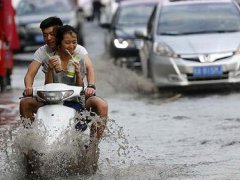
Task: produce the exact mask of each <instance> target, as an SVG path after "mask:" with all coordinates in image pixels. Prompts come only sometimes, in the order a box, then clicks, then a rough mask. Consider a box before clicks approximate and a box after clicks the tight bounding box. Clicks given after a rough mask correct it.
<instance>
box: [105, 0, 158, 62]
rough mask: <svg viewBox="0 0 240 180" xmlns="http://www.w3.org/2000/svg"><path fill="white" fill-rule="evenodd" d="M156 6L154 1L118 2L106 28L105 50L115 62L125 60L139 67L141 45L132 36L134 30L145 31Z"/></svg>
mask: <svg viewBox="0 0 240 180" xmlns="http://www.w3.org/2000/svg"><path fill="white" fill-rule="evenodd" d="M156 4H157V1H156V0H149V1H144V0H140V1H139V0H138V1H136V0H132V1H123V2H120V3H119V5H118V8H117V10H116V12H115V14H114V16H113V19H112V22H111V24H105V25H104V26H103V27H105V28H108V31H109V32H108V33H107V36H106V49H107V50H108V51H109V54H110V55H111V56H112V57H113V58H114V59H115V62H117V61H118V60H119V59H121V60H124V61H125V60H127V63H128V64H130V65H134V66H135V65H139V64H140V63H139V55H138V49H139V48H140V47H141V46H142V45H143V41H142V40H141V39H137V38H136V36H135V35H134V31H135V30H144V31H146V27H147V22H148V19H149V17H150V15H151V13H152V11H153V9H154V7H155V5H156Z"/></svg>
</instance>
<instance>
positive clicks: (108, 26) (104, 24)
mask: <svg viewBox="0 0 240 180" xmlns="http://www.w3.org/2000/svg"><path fill="white" fill-rule="evenodd" d="M100 27H101V28H104V29H110V28H111V25H110V24H109V23H101V24H100Z"/></svg>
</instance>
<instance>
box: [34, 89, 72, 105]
mask: <svg viewBox="0 0 240 180" xmlns="http://www.w3.org/2000/svg"><path fill="white" fill-rule="evenodd" d="M72 94H73V90H67V91H38V92H37V96H38V97H39V98H40V99H42V100H43V101H46V102H49V103H58V102H60V101H62V100H64V99H66V98H67V97H69V96H71V95H72Z"/></svg>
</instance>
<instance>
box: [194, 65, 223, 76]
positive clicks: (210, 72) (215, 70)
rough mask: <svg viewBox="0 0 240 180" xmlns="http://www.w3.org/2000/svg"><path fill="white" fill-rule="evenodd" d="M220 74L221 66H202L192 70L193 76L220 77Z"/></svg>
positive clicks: (221, 72)
mask: <svg viewBox="0 0 240 180" xmlns="http://www.w3.org/2000/svg"><path fill="white" fill-rule="evenodd" d="M222 74H223V71H222V66H204V67H194V68H193V76H198V77H203V76H221V75H222Z"/></svg>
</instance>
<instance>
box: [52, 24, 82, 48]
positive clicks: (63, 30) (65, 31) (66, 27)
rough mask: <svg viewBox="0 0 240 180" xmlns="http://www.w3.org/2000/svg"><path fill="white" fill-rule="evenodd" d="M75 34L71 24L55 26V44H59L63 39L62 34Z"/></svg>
mask: <svg viewBox="0 0 240 180" xmlns="http://www.w3.org/2000/svg"><path fill="white" fill-rule="evenodd" d="M68 33H69V34H72V33H73V34H76V36H77V35H78V33H77V31H76V29H74V28H73V27H72V26H70V25H63V26H60V27H59V28H57V33H56V38H57V39H56V45H57V46H59V45H61V42H62V40H63V36H64V35H65V34H68ZM77 38H78V37H77Z"/></svg>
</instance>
